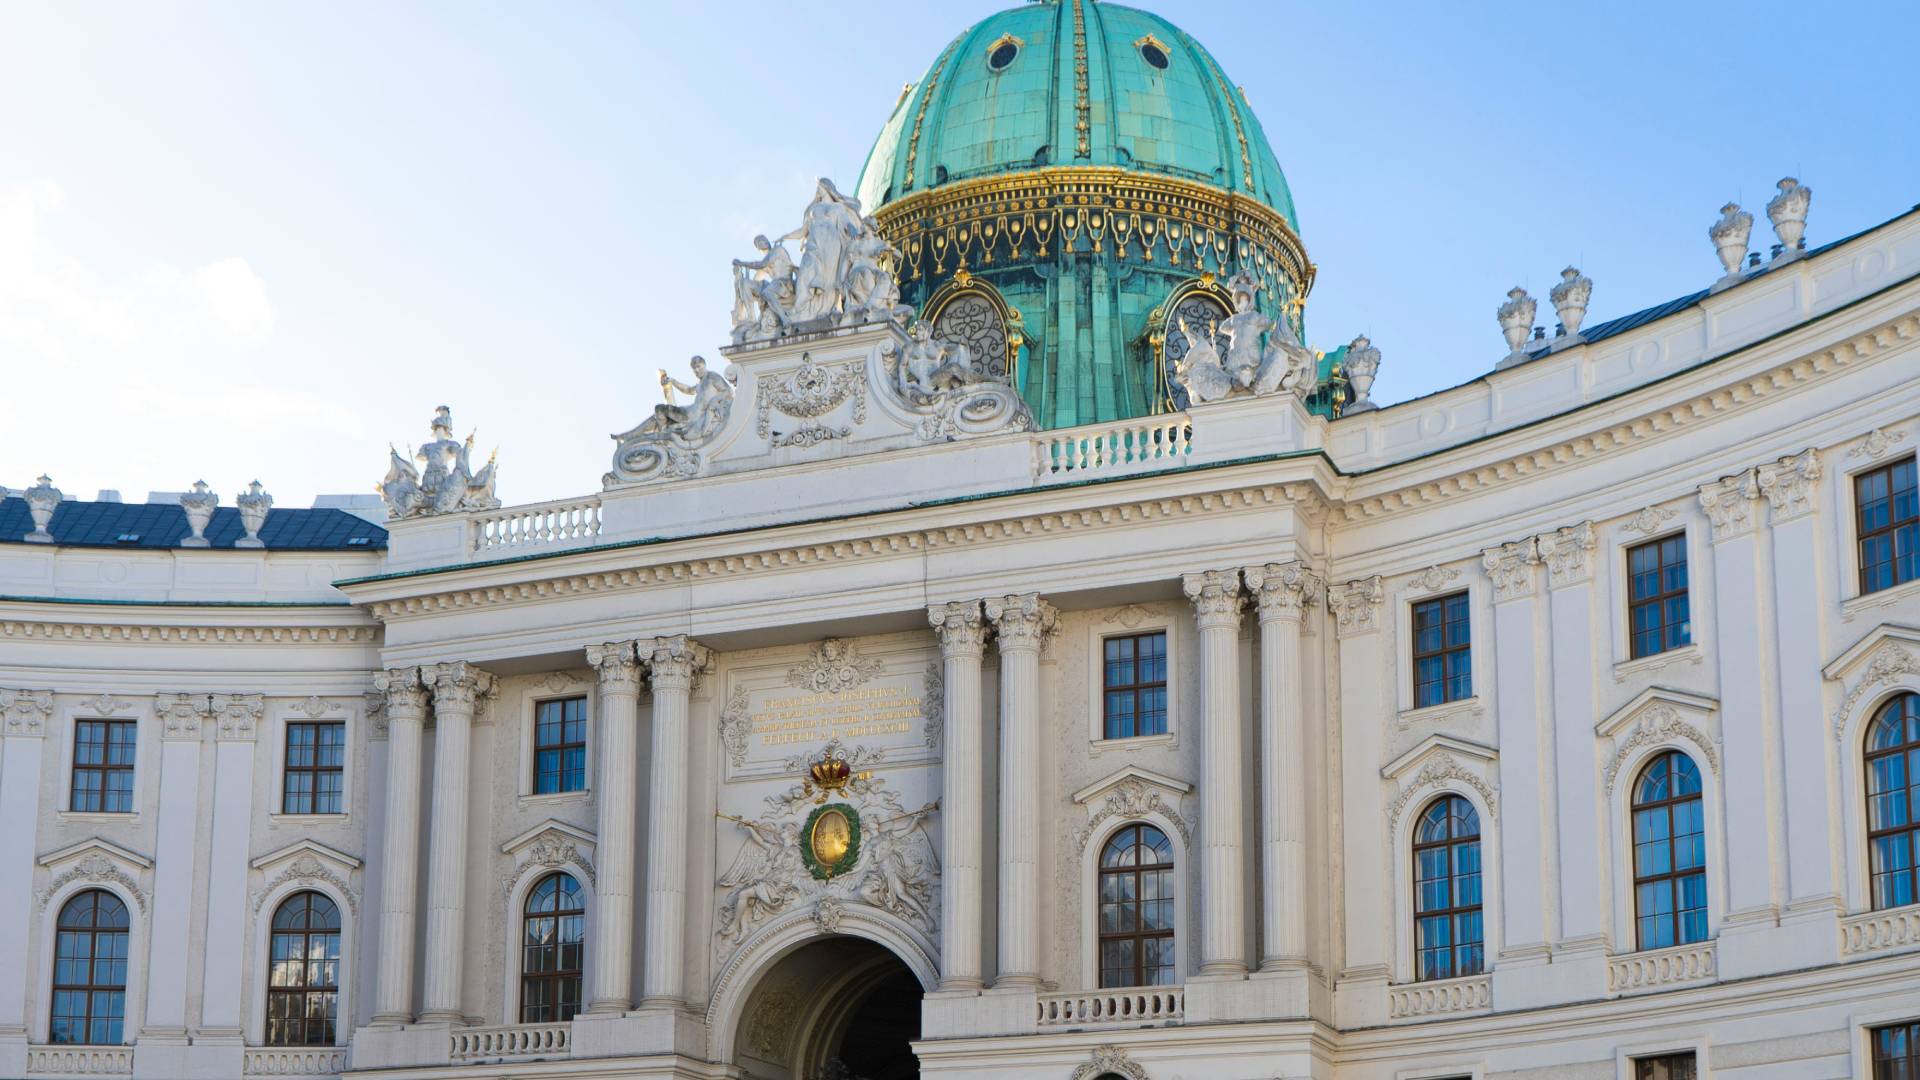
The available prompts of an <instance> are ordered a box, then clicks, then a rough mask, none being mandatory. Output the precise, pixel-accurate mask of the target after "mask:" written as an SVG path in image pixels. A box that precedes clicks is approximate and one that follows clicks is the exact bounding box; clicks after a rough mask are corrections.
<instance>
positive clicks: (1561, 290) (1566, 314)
mask: <svg viewBox="0 0 1920 1080" xmlns="http://www.w3.org/2000/svg"><path fill="white" fill-rule="evenodd" d="M1547 295H1548V296H1549V298H1551V299H1552V300H1553V310H1554V313H1555V314H1556V315H1558V316H1559V317H1560V328H1561V329H1563V330H1565V331H1566V332H1567V336H1566V337H1565V338H1564V339H1562V341H1561V342H1560V343H1561V344H1564V345H1571V344H1573V343H1574V342H1577V341H1582V340H1584V339H1583V338H1581V336H1580V324H1581V323H1582V322H1583V321H1585V320H1586V317H1587V301H1588V300H1591V299H1592V298H1593V279H1592V278H1589V277H1587V276H1585V275H1583V274H1582V273H1580V271H1579V270H1578V269H1576V268H1574V267H1571V266H1569V267H1567V268H1566V269H1565V270H1562V271H1560V284H1558V285H1555V286H1554V287H1553V291H1552V292H1551V293H1549V294H1547Z"/></svg>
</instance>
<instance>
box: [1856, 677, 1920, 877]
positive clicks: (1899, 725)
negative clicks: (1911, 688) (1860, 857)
mask: <svg viewBox="0 0 1920 1080" xmlns="http://www.w3.org/2000/svg"><path fill="white" fill-rule="evenodd" d="M1916 800H1920V694H1901V695H1900V696H1899V697H1897V698H1894V699H1893V700H1892V701H1889V702H1887V703H1886V704H1885V705H1882V706H1881V707H1880V711H1879V712H1878V713H1875V714H1874V717H1873V723H1871V724H1869V725H1867V853H1868V858H1869V862H1870V864H1871V865H1870V866H1869V870H1870V872H1871V873H1872V875H1873V906H1874V909H1875V910H1878V909H1880V908H1891V907H1901V906H1903V905H1906V904H1911V903H1914V902H1915V901H1917V900H1920V890H1917V889H1916V885H1917V884H1920V882H1916V880H1915V870H1914V863H1915V862H1916V861H1920V860H1916V859H1915V858H1914V856H1915V854H1916V853H1920V820H1917V819H1916V817H1915V814H1914V803H1915V801H1916Z"/></svg>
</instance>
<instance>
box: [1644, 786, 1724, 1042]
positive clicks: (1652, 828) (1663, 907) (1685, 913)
mask: <svg viewBox="0 0 1920 1080" xmlns="http://www.w3.org/2000/svg"><path fill="white" fill-rule="evenodd" d="M1706 867H1707V839H1706V825H1705V810H1704V809H1703V801H1702V799H1701V788H1700V769H1699V767H1698V766H1696V765H1694V763H1693V759H1692V758H1690V757H1688V756H1687V755H1685V754H1683V753H1681V752H1680V751H1678V750H1667V751H1663V752H1662V753H1660V754H1659V755H1657V756H1655V757H1654V759H1653V760H1652V761H1650V762H1648V763H1647V765H1646V767H1645V768H1643V769H1641V770H1640V776H1639V778H1638V779H1637V780H1635V781H1634V785H1633V898H1634V912H1635V926H1636V932H1637V935H1638V940H1639V943H1640V948H1642V949H1664V948H1667V947H1668V946H1671V945H1687V944H1691V943H1693V942H1696V941H1705V940H1706V937H1707V871H1706ZM1687 1075H1689V1076H1690V1075H1692V1074H1691V1073H1689V1074H1687Z"/></svg>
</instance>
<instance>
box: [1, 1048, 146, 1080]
mask: <svg viewBox="0 0 1920 1080" xmlns="http://www.w3.org/2000/svg"><path fill="white" fill-rule="evenodd" d="M132 1073H133V1047H131V1046H30V1047H28V1048H27V1075H28V1076H32V1077H38V1076H47V1077H54V1076H129V1075H132Z"/></svg>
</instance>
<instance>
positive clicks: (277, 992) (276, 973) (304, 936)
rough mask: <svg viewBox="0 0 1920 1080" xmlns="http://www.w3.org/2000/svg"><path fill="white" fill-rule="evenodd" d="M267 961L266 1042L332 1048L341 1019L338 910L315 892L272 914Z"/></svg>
mask: <svg viewBox="0 0 1920 1080" xmlns="http://www.w3.org/2000/svg"><path fill="white" fill-rule="evenodd" d="M267 955H268V960H267V1045H268V1046H332V1045H333V1042H334V1032H335V1025H336V1024H337V1023H338V1021H339V1018H340V909H339V907H337V906H336V905H335V904H334V902H333V901H332V900H329V899H327V898H326V897H325V896H323V895H321V894H320V893H317V892H299V893H294V894H293V895H292V896H289V897H287V898H286V899H285V900H284V901H282V902H281V904H280V906H279V907H278V908H277V909H275V910H274V913H273V938H272V940H271V941H270V942H269V943H268V952H267Z"/></svg>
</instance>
